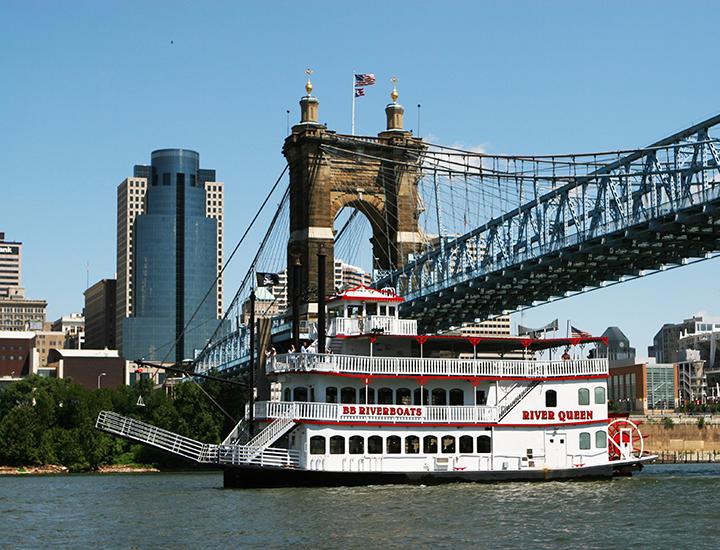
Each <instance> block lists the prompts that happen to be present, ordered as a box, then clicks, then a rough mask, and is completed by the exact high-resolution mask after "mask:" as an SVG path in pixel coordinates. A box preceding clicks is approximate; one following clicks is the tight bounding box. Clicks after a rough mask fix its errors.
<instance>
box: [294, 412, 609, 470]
mask: <svg viewBox="0 0 720 550" xmlns="http://www.w3.org/2000/svg"><path fill="white" fill-rule="evenodd" d="M283 439H284V441H282V445H281V446H287V448H288V449H289V450H291V451H294V452H295V453H296V454H297V456H298V457H299V460H298V463H297V465H296V467H298V468H300V469H304V470H310V471H324V472H403V473H408V472H411V473H423V472H497V471H500V472H522V471H532V470H536V471H544V470H561V469H567V468H570V469H577V468H585V467H591V466H605V465H607V464H608V448H607V446H608V439H607V426H606V425H605V424H597V425H592V426H562V427H551V428H538V427H527V428H518V427H505V428H503V427H481V426H478V427H450V426H448V427H437V426H417V427H411V428H408V427H396V426H342V427H341V426H337V425H332V426H328V425H322V424H317V425H316V424H298V425H297V426H295V428H294V429H293V430H291V431H290V432H289V434H288V435H286V436H285V437H284V438H283Z"/></svg>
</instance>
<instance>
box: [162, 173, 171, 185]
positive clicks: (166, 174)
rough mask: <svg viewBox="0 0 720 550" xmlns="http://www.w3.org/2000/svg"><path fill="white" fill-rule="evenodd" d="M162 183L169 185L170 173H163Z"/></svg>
mask: <svg viewBox="0 0 720 550" xmlns="http://www.w3.org/2000/svg"><path fill="white" fill-rule="evenodd" d="M163 185H170V174H168V173H165V174H163Z"/></svg>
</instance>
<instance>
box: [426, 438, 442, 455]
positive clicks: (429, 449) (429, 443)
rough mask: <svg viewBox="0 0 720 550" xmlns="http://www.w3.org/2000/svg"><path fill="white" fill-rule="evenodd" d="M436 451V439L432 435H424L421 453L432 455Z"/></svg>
mask: <svg viewBox="0 0 720 550" xmlns="http://www.w3.org/2000/svg"><path fill="white" fill-rule="evenodd" d="M437 451H438V441H437V437H435V436H434V435H426V436H425V437H423V452H424V453H425V454H434V453H437Z"/></svg>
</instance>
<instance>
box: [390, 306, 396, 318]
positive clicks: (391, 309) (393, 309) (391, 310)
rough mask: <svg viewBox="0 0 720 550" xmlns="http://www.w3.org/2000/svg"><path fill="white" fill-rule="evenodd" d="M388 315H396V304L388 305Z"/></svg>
mask: <svg viewBox="0 0 720 550" xmlns="http://www.w3.org/2000/svg"><path fill="white" fill-rule="evenodd" d="M388 315H390V316H391V317H393V316H394V315H395V306H388Z"/></svg>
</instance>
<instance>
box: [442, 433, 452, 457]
mask: <svg viewBox="0 0 720 550" xmlns="http://www.w3.org/2000/svg"><path fill="white" fill-rule="evenodd" d="M441 443H442V445H441V449H442V452H443V453H445V454H449V453H454V452H455V438H454V437H453V436H452V435H444V436H443V438H442V440H441Z"/></svg>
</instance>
